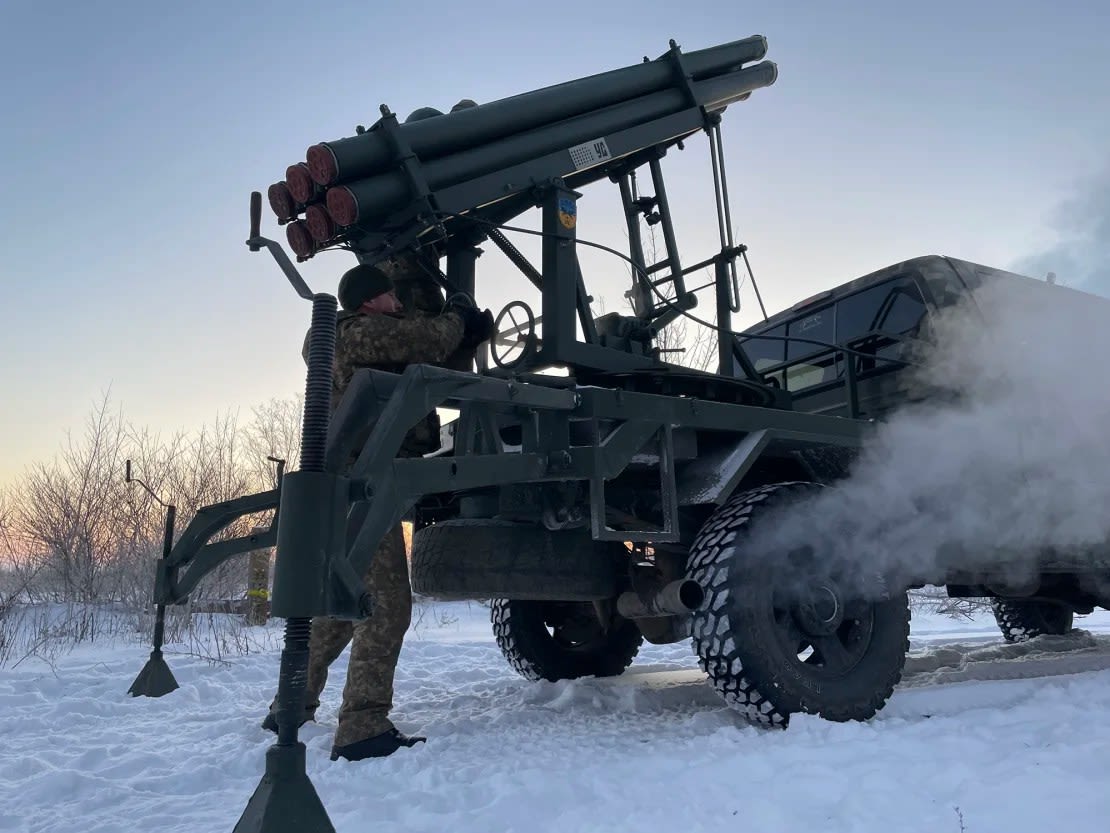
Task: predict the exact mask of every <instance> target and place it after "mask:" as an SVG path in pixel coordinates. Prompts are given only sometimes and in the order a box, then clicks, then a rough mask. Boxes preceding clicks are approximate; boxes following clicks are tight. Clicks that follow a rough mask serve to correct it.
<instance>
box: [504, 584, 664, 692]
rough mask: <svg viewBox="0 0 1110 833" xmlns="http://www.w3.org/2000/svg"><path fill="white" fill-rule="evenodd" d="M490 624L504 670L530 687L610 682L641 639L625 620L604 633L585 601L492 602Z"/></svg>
mask: <svg viewBox="0 0 1110 833" xmlns="http://www.w3.org/2000/svg"><path fill="white" fill-rule="evenodd" d="M490 621H491V622H492V623H493V634H494V636H495V637H496V639H497V647H499V648H500V649H501V653H502V654H504V655H505V659H507V660H508V661H509V665H511V666H512V667H513V670H515V671H516V672H517V673H518V674H520V676H522V677H524V679H526V680H531V681H533V682H536V681H539V680H550V681H551V682H555V681H556V680H574V679H578V678H579V677H591V676H592V677H615V676H617V675H618V674H621V673H623V672H624V670H625V669H626V668H628V666H629V665H631V664H632V660H633V658H634V657H635V656H636V654H637V652H638V651H639V650H640V645H641V643H642V642H643V639H644V637H643V635H642V634H641V633H640V629H639V628H638V627H637V626H636V623H635V622H633V621H631V620H629V619H620V618H618V619H617V624H615V625H614V626H613V627H611V628H610V629H609V631H608V632H607V633H606V632H604V631H603V630H602V628H601V623H600V622H599V621H598V619H597V615H596V614H595V613H594V606H593V605H592V604H590V603H589V602H548V601H532V600H514V599H494V600H493V602H492V604H491V605H490Z"/></svg>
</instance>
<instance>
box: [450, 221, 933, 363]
mask: <svg viewBox="0 0 1110 833" xmlns="http://www.w3.org/2000/svg"><path fill="white" fill-rule="evenodd" d="M436 213H437V215H440V216H444V217H452V218H455V219H460V220H468V221H470V222H472V223H480V224H481V225H484V226H488V227H490V228H496V229H500V230H501V231H514V232H518V233H520V234H530V235H532V236H534V237H553V236H555V235H553V234H551V233H550V232H544V231H536V230H535V229H528V228H521V227H520V226H509V225H505V224H504V223H495V222H493V221H492V220H486V219H483V218H481V217H468V216H467V215H465V214H455V213H453V212H450V211H438V212H436ZM575 242H576V243H579V244H581V245H583V246H589V247H590V248H594V249H599V250H600V251H603V252H608V253H609V254H611V255H615V256H616V257H618V258H620V259H621V260H623V261H625V262H626V263H628V264H629V265H631V266H632V268H633V270H635V271H636V272H638V273H639V274H640V275H641V276H643V278H644V279H645V283H647V284H648V286H650V287H651V291H652V292H653V293H655V295H656V296H657V297H658V298H659V301H660V302H661V303H662V304H663V305H664V306H666V307H669V308H670V309H673V310H676V311H677V312H678V313H679V314H680V315H682V316H685V317H686V318H688V319H690V320H691V321H693V322H694V323H695V324H700V325H701V326H703V327H708V328H709V329H710V330H712V331H713V332H715V333H718V334H720V333H727V334H728V335H730V336H733V337H734V338H744V339H761V340H764V341H788V342H796V343H799V344H815V345H817V346H819V347H827V348H829V349H830V350H839V351H840V352H842V353H844V354H845V355H849V356H858V357H861V358H865V359H872V360H874V361H881V362H890V363H892V364H899V365H903V366H910V367H920V366H921V365H920V364H918V363H917V362H911V361H907V360H906V359H890V358H886V357H883V356H876V355H875V354H874V353H865V352H863V351H861V350H855V349H853V348H851V347H844V346H841V345H839V344H834V343H832V342H829V341H819V340H817V339H812V338H800V337H797V336H772V335H766V334H763V333H752V334H748V333H737V332H734V331H732V330H730V329H728V328H726V327H721V326H718V325H716V324H711V323H710V322H708V321H705V320H703V319H701V318H698V317H697V316H696V315H692V314H691V313H690V312H689V311H688V310H685V309H682V308H681V307H679V306H678V305H677V304H675V303H674V302H673V301H671V300H670V299H669V298H667V297H665V296H664V295H663V293H661V292H660V291H659V288H658V287H657V286H655V284H654V282H652V280H651V275H650V274H649V273H648V272H647V270H646V269H644V268H643V267H641V266H639V265H638V264H637V263H636V262H635V261H634V260H633V259H632V258H630V257H629V256H628V255H626V254H625V253H624V252H621V251H618V250H617V249H614V248H612V247H611V246H606V245H605V244H604V243H595V242H593V241H592V240H585V239H583V238H581V237H576V238H575ZM746 260H747V258H745V261H746ZM749 269H750V267H749ZM710 285H711V284H706V285H705V286H703V287H699V288H701V289H705V288H707V287H708V286H710ZM695 291H696V290H695ZM760 306H762V301H760ZM765 314H766V313H765ZM876 335H883V333H876ZM888 337H893V336H889V334H888Z"/></svg>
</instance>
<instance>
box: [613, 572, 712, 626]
mask: <svg viewBox="0 0 1110 833" xmlns="http://www.w3.org/2000/svg"><path fill="white" fill-rule="evenodd" d="M704 600H705V591H704V590H702V589H701V585H700V584H698V583H697V582H696V581H694V580H693V579H679V580H678V581H672V582H671V583H670V584H667V585H664V587H663V588H662V589H661V590H659V592H658V593H656V594H654V595H650V596H646V597H644V596H641V595H640V594H639V593H636V592H635V591H632V590H629V591H627V592H625V593H622V594H621V595H620V596H619V597H618V598H617V612H618V613H620V615H621V616H623V617H624V618H625V619H650V618H653V617H656V616H685V615H686V614H688V613H690V612H692V611H693V610H695V609H696V608H698V607H699V606H700V605H701V603H702V601H704Z"/></svg>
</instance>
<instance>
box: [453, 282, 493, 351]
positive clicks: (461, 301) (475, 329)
mask: <svg viewBox="0 0 1110 833" xmlns="http://www.w3.org/2000/svg"><path fill="white" fill-rule="evenodd" d="M447 303H448V306H447V309H448V311H449V312H453V313H455V315H457V316H459V318H461V319H462V322H463V340H462V346H463V347H477V346H478V345H479V344H481V343H482V342H483V341H488V340H489V339H490V338H492V337H493V313H491V312H490V311H489V310H488V309H486V310H479V309H478V308H477V307H476V306H474V305H473V303H472V302H471V301H470V300H469V298H467V297H466V296H461V295H457V296H453V297H452V298H450V299H449V300H448V302H447Z"/></svg>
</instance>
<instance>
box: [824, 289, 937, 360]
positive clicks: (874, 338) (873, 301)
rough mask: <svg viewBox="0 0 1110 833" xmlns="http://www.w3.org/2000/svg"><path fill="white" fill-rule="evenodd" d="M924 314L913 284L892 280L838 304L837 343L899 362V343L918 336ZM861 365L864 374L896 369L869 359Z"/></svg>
mask: <svg viewBox="0 0 1110 833" xmlns="http://www.w3.org/2000/svg"><path fill="white" fill-rule="evenodd" d="M925 314H926V306H925V301H924V299H923V298H922V296H921V290H920V289H919V288H918V286H917V284H916V283H915V282H914V280H913V279H912V278H909V277H901V278H894V279H893V280H889V281H886V282H884V283H881V284H879V285H878V286H873V287H871V288H870V289H865V290H863V291H862V292H857V293H856V294H854V295H849V296H848V297H847V298H843V299H841V300H840V301H839V303H838V304H837V310H836V329H837V333H836V340H837V343H839V344H842V345H844V346H845V347H851V348H853V349H856V350H860V351H863V352H865V353H870V354H872V355H875V356H877V357H883V358H898V357H899V356H900V355H901V353H902V350H903V348H902V346H901V345H900V340H901V339H902V338H906V337H912V336H914V335H916V334H917V333H918V330H919V328H920V326H921V322H922V321H923V320H924V318H925ZM860 361H861V364H860V365H859V366H858V369H859V370H860V371H863V372H866V371H868V370H874V369H880V368H883V367H890V368H893V367H897V365H892V364H890V363H887V362H876V361H874V360H869V359H862V360H860Z"/></svg>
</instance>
